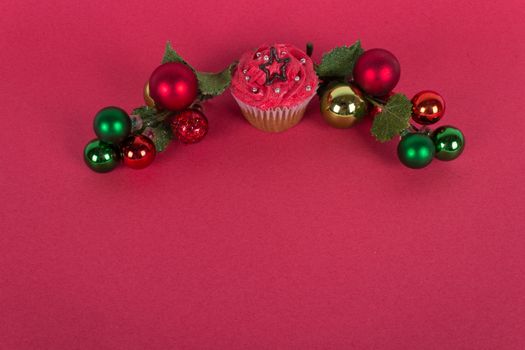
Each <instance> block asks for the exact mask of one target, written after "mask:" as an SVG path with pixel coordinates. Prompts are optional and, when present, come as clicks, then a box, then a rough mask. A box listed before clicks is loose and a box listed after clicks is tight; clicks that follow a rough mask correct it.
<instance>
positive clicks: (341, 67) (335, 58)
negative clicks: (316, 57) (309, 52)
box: [315, 40, 364, 79]
mask: <svg viewBox="0 0 525 350" xmlns="http://www.w3.org/2000/svg"><path fill="white" fill-rule="evenodd" d="M363 52H364V50H363V48H362V47H361V42H360V41H359V40H358V41H356V42H355V44H353V45H352V46H342V47H336V48H335V49H333V50H332V51H330V52H328V53H325V54H324V55H323V58H322V59H321V63H320V64H319V65H318V66H317V67H316V68H315V71H316V72H317V75H318V76H319V77H320V78H321V79H323V78H343V79H348V78H351V76H352V71H353V70H354V65H355V62H356V61H357V59H358V58H359V56H361V55H362V54H363Z"/></svg>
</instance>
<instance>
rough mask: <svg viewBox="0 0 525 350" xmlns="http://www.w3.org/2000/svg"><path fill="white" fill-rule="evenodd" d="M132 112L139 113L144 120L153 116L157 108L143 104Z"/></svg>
mask: <svg viewBox="0 0 525 350" xmlns="http://www.w3.org/2000/svg"><path fill="white" fill-rule="evenodd" d="M131 114H134V115H138V116H139V117H140V118H141V119H142V120H143V121H144V120H146V119H151V118H153V117H154V116H155V115H156V114H157V110H156V109H155V108H151V107H148V106H142V107H138V108H135V109H134V110H133V112H131Z"/></svg>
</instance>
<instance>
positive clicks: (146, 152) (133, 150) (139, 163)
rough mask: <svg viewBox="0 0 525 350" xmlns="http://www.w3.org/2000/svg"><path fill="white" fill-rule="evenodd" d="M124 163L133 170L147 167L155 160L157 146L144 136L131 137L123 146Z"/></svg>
mask: <svg viewBox="0 0 525 350" xmlns="http://www.w3.org/2000/svg"><path fill="white" fill-rule="evenodd" d="M121 152H122V161H123V163H124V165H126V166H128V167H130V168H132V169H142V168H145V167H147V166H148V165H150V164H151V162H153V160H154V159H155V154H156V150H155V144H154V143H153V141H151V140H150V139H149V138H147V137H146V136H144V135H134V136H130V137H128V138H127V139H125V140H124V142H123V143H122V145H121Z"/></svg>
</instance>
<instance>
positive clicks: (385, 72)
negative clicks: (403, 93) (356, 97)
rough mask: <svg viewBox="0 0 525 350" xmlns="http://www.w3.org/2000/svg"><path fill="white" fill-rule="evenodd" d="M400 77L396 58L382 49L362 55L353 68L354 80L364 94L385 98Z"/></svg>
mask: <svg viewBox="0 0 525 350" xmlns="http://www.w3.org/2000/svg"><path fill="white" fill-rule="evenodd" d="M400 75H401V68H400V66H399V61H398V60H397V58H396V56H394V55H393V54H391V53H390V52H389V51H387V50H384V49H372V50H368V51H366V52H365V53H364V54H362V55H361V56H360V57H359V58H358V60H357V62H356V64H355V66H354V80H355V82H356V83H357V85H359V86H360V87H361V88H362V89H363V90H364V91H365V92H366V93H368V94H369V95H372V96H385V95H387V94H388V93H389V92H390V91H392V90H393V89H394V88H395V86H396V85H397V83H398V82H399V77H400Z"/></svg>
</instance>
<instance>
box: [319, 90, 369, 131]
mask: <svg viewBox="0 0 525 350" xmlns="http://www.w3.org/2000/svg"><path fill="white" fill-rule="evenodd" d="M367 113H368V108H367V104H366V101H365V99H364V98H363V94H362V93H361V91H360V90H359V89H358V88H357V87H355V86H353V85H350V84H344V83H340V84H337V85H334V86H333V87H330V88H328V89H327V90H326V91H325V92H324V94H323V96H322V97H321V114H322V115H323V117H324V119H325V120H326V122H327V123H328V124H330V125H331V126H333V127H334V128H339V129H345V128H349V127H351V126H353V125H354V124H355V123H357V122H358V121H360V120H361V119H362V118H363V117H364V116H366V114H367Z"/></svg>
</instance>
